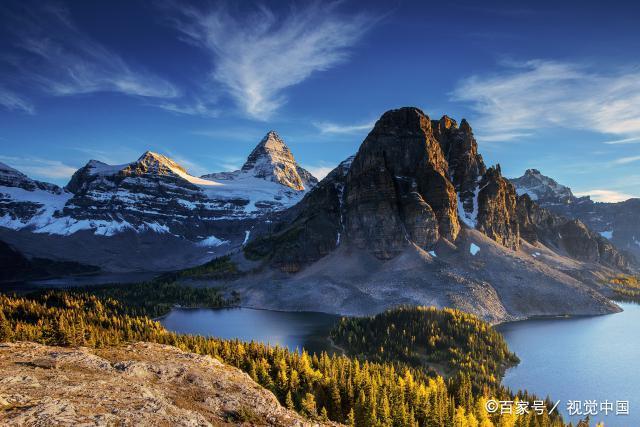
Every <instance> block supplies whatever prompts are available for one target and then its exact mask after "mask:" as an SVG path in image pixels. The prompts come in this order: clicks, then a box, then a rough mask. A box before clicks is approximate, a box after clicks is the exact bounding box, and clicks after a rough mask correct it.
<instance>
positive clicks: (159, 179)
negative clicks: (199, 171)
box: [0, 132, 317, 242]
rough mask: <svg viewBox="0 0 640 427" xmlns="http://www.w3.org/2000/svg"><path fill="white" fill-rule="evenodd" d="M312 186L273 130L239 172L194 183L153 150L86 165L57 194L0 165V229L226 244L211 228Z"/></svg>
mask: <svg viewBox="0 0 640 427" xmlns="http://www.w3.org/2000/svg"><path fill="white" fill-rule="evenodd" d="M316 183H317V180H316V179H315V178H314V177H313V176H312V175H311V174H310V173H309V172H307V171H306V170H304V169H302V168H301V167H299V166H298V165H297V164H296V162H295V159H294V158H293V155H292V154H291V151H290V150H289V148H288V147H287V146H286V145H285V143H284V142H283V141H282V139H281V138H280V137H278V135H277V134H276V133H275V132H269V133H268V134H267V135H266V136H265V137H264V138H263V139H262V141H260V143H259V144H258V146H257V147H256V148H255V149H254V150H253V152H252V153H251V155H250V156H249V158H248V160H247V162H246V163H245V166H244V167H243V168H242V169H241V170H237V171H235V172H225V173H215V174H210V175H205V176H203V177H200V178H199V177H196V176H193V175H191V174H189V172H188V171H187V170H186V169H185V168H184V167H183V166H181V165H180V164H179V163H177V162H176V161H174V160H173V159H171V158H169V157H167V156H165V155H162V154H159V153H156V152H153V151H146V152H145V153H144V154H142V156H140V157H139V158H138V159H137V160H135V161H133V162H131V163H125V164H121V165H109V164H106V163H104V162H101V161H98V160H90V161H89V162H88V163H87V164H86V165H85V166H83V167H82V168H80V169H78V170H77V171H76V172H75V173H74V174H73V176H72V177H71V180H70V181H69V183H68V184H67V186H66V187H65V189H64V190H63V189H61V188H60V187H57V186H54V185H51V184H46V183H40V182H38V181H34V180H32V179H30V178H29V177H27V176H26V175H25V174H23V173H21V172H19V171H17V170H15V169H13V168H11V167H9V166H7V165H4V164H2V165H0V226H4V227H6V228H11V229H14V230H21V229H28V230H30V231H32V232H34V233H48V234H58V235H71V234H75V233H76V232H79V231H82V230H85V231H92V232H93V233H94V234H96V235H102V236H111V235H114V234H117V233H121V232H124V231H133V232H146V231H153V232H156V233H168V234H173V235H176V236H179V237H181V238H186V239H188V240H191V241H194V242H198V241H200V240H201V239H204V238H211V236H217V237H216V238H222V239H224V240H229V239H233V238H234V236H228V235H225V234H224V232H225V230H228V228H225V227H223V226H222V225H218V224H223V223H224V222H226V221H249V222H253V221H256V220H259V219H260V218H262V217H264V216H266V215H268V214H270V213H272V212H275V211H278V210H282V209H285V208H287V207H289V206H292V205H294V204H295V203H297V202H298V201H300V200H301V199H302V197H304V195H305V194H306V192H307V191H308V190H309V189H310V188H311V187H313V186H314V185H315V184H316ZM221 230H222V231H221ZM243 232H244V231H243ZM220 233H222V234H220ZM210 240H211V239H210Z"/></svg>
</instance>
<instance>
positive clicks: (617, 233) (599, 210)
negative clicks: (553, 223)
mask: <svg viewBox="0 0 640 427" xmlns="http://www.w3.org/2000/svg"><path fill="white" fill-rule="evenodd" d="M511 182H512V183H513V184H514V185H515V187H516V188H517V191H518V194H523V195H524V194H527V195H528V196H529V197H530V198H531V199H532V200H534V201H536V203H537V204H538V205H540V206H541V207H543V208H546V209H548V210H549V211H551V212H554V213H556V214H558V215H562V216H564V217H567V218H571V219H575V220H579V221H580V222H582V223H583V224H585V225H586V226H587V227H588V228H589V229H591V230H593V231H594V232H597V233H599V234H600V236H602V237H604V238H606V239H608V240H609V241H610V242H611V243H612V244H613V245H615V246H616V247H618V248H620V249H623V250H625V251H627V252H629V253H630V254H632V255H633V256H634V257H635V258H636V259H640V224H639V223H638V221H637V218H638V217H639V216H640V199H629V200H626V201H623V202H618V203H597V202H594V201H592V200H591V199H590V198H589V196H584V197H576V196H574V195H573V193H572V192H571V189H570V188H568V187H566V186H564V185H561V184H558V183H557V182H556V181H554V180H553V179H551V178H549V177H548V176H545V175H543V174H542V173H540V172H539V171H537V170H535V169H530V170H527V171H526V172H525V174H524V175H523V176H522V177H520V178H515V179H512V180H511Z"/></svg>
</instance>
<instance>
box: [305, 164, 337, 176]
mask: <svg viewBox="0 0 640 427" xmlns="http://www.w3.org/2000/svg"><path fill="white" fill-rule="evenodd" d="M336 166H337V165H335V166H328V165H327V164H326V163H321V164H318V165H302V167H303V168H305V169H306V170H308V171H309V172H311V175H313V176H315V177H316V178H318V180H321V179H322V178H324V177H325V176H327V175H328V174H329V172H331V171H332V170H334V169H335V167H336Z"/></svg>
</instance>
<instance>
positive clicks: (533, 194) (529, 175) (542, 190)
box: [510, 169, 588, 206]
mask: <svg viewBox="0 0 640 427" xmlns="http://www.w3.org/2000/svg"><path fill="white" fill-rule="evenodd" d="M510 181H511V183H512V184H513V185H514V186H515V187H516V191H517V192H518V195H519V196H520V195H522V194H527V195H528V196H529V198H531V200H534V201H536V202H537V203H538V204H539V205H541V206H548V205H555V204H557V205H565V204H571V203H577V202H580V201H583V200H587V199H588V198H586V197H581V198H578V197H576V196H574V195H573V193H572V192H571V189H570V188H569V187H566V186H564V185H562V184H558V183H557V182H556V181H555V180H554V179H552V178H549V177H548V176H545V175H542V173H540V171H539V170H537V169H527V170H526V171H525V173H524V175H522V176H521V177H520V178H514V179H512V180H510Z"/></svg>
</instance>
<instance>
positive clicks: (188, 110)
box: [156, 101, 220, 118]
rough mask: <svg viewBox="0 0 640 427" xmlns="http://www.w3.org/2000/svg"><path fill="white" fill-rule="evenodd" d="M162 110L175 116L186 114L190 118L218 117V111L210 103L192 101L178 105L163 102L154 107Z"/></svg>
mask: <svg viewBox="0 0 640 427" xmlns="http://www.w3.org/2000/svg"><path fill="white" fill-rule="evenodd" d="M156 106H157V107H160V108H162V109H163V110H167V111H171V112H172V113H176V114H186V115H192V116H203V117H212V118H214V117H218V116H219V115H220V110H218V109H217V108H215V107H213V105H212V103H206V102H202V101H193V102H191V103H184V104H178V103H173V102H164V103H161V104H158V105H156Z"/></svg>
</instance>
